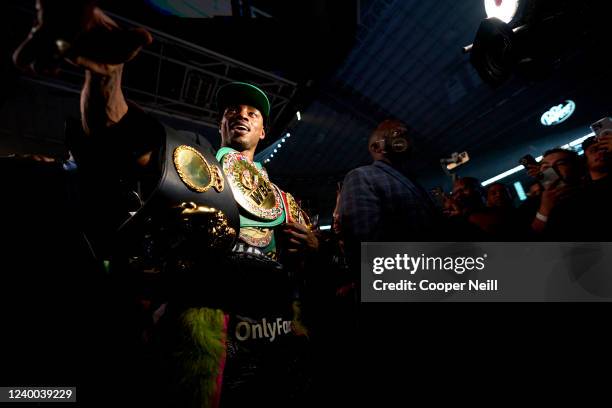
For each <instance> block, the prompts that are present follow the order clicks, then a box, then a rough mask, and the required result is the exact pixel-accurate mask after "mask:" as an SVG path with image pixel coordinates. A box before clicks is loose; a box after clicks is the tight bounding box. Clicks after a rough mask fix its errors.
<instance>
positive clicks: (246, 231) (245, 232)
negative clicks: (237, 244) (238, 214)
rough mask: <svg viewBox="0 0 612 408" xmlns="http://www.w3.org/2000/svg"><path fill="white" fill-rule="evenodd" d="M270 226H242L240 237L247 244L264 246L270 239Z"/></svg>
mask: <svg viewBox="0 0 612 408" xmlns="http://www.w3.org/2000/svg"><path fill="white" fill-rule="evenodd" d="M273 233H274V232H273V231H272V229H271V228H259V227H242V228H240V239H241V240H243V241H244V242H246V243H247V244H249V245H252V246H256V247H260V248H264V247H267V246H268V245H270V242H271V241H272V234H273Z"/></svg>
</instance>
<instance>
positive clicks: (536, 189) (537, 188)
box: [527, 183, 544, 198]
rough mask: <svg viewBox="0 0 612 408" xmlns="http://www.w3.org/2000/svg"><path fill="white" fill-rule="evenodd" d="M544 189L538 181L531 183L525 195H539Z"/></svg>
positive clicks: (530, 196)
mask: <svg viewBox="0 0 612 408" xmlns="http://www.w3.org/2000/svg"><path fill="white" fill-rule="evenodd" d="M542 191H544V188H543V187H542V185H541V184H540V183H533V184H532V185H531V187H529V191H528V192H527V196H528V197H529V198H535V197H539V196H540V195H541V194H542Z"/></svg>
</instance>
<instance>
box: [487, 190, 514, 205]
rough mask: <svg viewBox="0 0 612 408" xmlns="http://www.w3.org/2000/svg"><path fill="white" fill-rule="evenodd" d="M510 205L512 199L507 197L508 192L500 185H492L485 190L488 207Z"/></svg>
mask: <svg viewBox="0 0 612 408" xmlns="http://www.w3.org/2000/svg"><path fill="white" fill-rule="evenodd" d="M511 203H512V199H511V198H510V196H509V195H508V190H507V189H506V187H505V186H503V185H502V184H493V185H491V187H489V189H488V190H487V206H488V207H495V208H499V207H508V206H509V205H510V204H511Z"/></svg>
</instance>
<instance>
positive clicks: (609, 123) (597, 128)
mask: <svg viewBox="0 0 612 408" xmlns="http://www.w3.org/2000/svg"><path fill="white" fill-rule="evenodd" d="M591 129H592V130H593V133H595V135H596V136H599V135H600V134H601V132H603V131H604V130H612V118H603V119H600V120H598V121H597V122H595V123H593V124H592V125H591Z"/></svg>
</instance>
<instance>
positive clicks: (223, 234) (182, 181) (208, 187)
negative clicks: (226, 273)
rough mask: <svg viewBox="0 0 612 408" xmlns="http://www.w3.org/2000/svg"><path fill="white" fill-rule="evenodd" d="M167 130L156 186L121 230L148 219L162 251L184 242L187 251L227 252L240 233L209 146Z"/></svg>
mask: <svg viewBox="0 0 612 408" xmlns="http://www.w3.org/2000/svg"><path fill="white" fill-rule="evenodd" d="M165 129H166V132H165V133H166V134H165V145H164V148H163V150H162V151H161V155H162V158H163V163H162V169H161V177H160V180H159V182H158V185H157V187H156V188H155V190H154V191H153V192H152V193H151V195H150V197H149V198H148V199H147V200H146V202H145V203H144V205H143V206H142V207H141V208H140V209H139V210H138V211H137V212H136V213H135V214H134V215H133V216H132V217H131V218H130V219H128V220H127V221H126V222H125V223H124V224H123V226H122V227H121V229H130V228H129V227H132V226H137V225H140V226H142V225H143V222H144V221H145V220H146V222H147V223H148V224H149V225H151V224H152V225H154V227H155V229H156V231H158V232H159V231H161V232H160V233H159V235H162V236H161V237H160V241H162V242H165V244H164V246H166V247H178V246H179V245H181V243H182V242H183V241H184V242H185V243H186V244H188V246H189V248H200V249H207V248H208V249H231V247H232V246H233V244H234V242H235V239H236V238H237V236H238V234H239V231H240V218H239V213H238V207H237V206H236V202H235V201H234V197H233V195H232V191H231V190H230V189H229V188H227V185H228V182H227V179H226V177H225V175H224V174H223V171H222V170H221V164H220V163H219V162H218V161H217V159H216V157H215V156H214V154H213V149H212V146H211V145H210V144H209V143H208V141H206V140H205V139H204V138H197V136H196V135H195V134H194V133H190V132H184V131H177V130H175V129H172V128H170V127H167V126H166V127H165ZM179 241H181V242H179Z"/></svg>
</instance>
